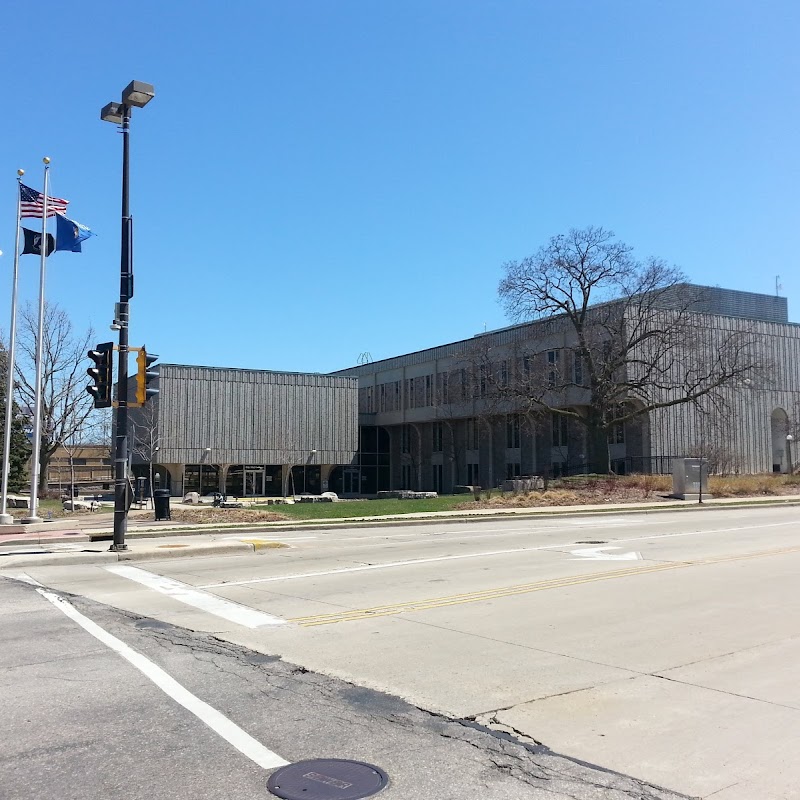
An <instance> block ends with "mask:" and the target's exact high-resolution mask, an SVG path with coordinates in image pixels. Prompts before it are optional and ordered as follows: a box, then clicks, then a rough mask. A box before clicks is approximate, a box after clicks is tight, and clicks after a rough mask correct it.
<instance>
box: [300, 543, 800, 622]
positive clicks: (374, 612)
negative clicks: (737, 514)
mask: <svg viewBox="0 0 800 800" xmlns="http://www.w3.org/2000/svg"><path fill="white" fill-rule="evenodd" d="M796 552H800V547H787V548H783V549H781V550H764V551H762V552H759V553H747V554H744V555H737V556H720V557H718V558H706V559H698V560H695V561H672V562H670V563H668V564H654V565H651V566H641V567H628V568H626V569H616V570H610V571H608V572H599V573H596V574H593V575H574V576H571V577H567V578H553V579H551V580H547V581H537V582H536V583H523V584H519V585H517V586H506V587H501V588H498V589H486V590H484V591H481V592H467V593H466V594H453V595H447V596H445V597H432V598H429V599H427V600H411V601H409V602H405V603H392V604H390V605H384V606H374V607H373V608H360V609H352V610H347V611H339V612H336V613H333V614H317V615H314V616H310V617H295V618H293V619H290V620H288V621H289V622H292V623H294V624H296V625H300V626H301V627H304V628H313V627H316V626H318V625H333V624H334V623H336V622H355V621H357V620H363V619H372V618H373V617H388V616H391V615H393V614H404V613H407V612H411V611H427V610H429V609H432V608H444V607H446V606H458V605H464V604H466V603H480V602H482V601H484V600H496V599H499V598H501V597H513V596H514V595H519V594H531V593H533V592H543V591H546V590H548V589H565V588H567V587H570V586H580V585H581V584H584V583H597V582H598V581H610V580H616V579H617V578H627V577H630V576H632V575H648V574H650V573H653V572H665V571H667V570H674V569H684V568H686V567H698V566H705V565H710V564H723V563H725V562H727V561H746V560H749V559H753V558H763V557H765V556H777V555H783V554H786V553H796Z"/></svg>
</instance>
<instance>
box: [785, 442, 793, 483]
mask: <svg viewBox="0 0 800 800" xmlns="http://www.w3.org/2000/svg"><path fill="white" fill-rule="evenodd" d="M793 441H794V436H792V434H791V433H787V434H786V460H787V462H788V464H787V466H788V467H789V474H790V475H794V465H793V464H792V442H793Z"/></svg>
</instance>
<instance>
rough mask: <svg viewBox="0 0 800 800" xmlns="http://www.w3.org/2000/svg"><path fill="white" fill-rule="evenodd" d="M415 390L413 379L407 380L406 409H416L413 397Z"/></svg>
mask: <svg viewBox="0 0 800 800" xmlns="http://www.w3.org/2000/svg"><path fill="white" fill-rule="evenodd" d="M415 389H416V387H415V386H414V379H413V378H409V379H408V380H407V381H406V408H416V405H417V404H416V403H415V400H416V398H415V397H414V390H415Z"/></svg>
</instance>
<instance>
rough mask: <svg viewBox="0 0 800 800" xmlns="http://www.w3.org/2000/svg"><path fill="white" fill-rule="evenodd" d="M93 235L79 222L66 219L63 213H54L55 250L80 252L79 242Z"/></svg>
mask: <svg viewBox="0 0 800 800" xmlns="http://www.w3.org/2000/svg"><path fill="white" fill-rule="evenodd" d="M94 235H95V234H93V233H92V232H91V231H90V230H89V229H88V228H87V227H86V226H85V225H81V223H80V222H75V220H74V219H67V217H65V216H64V215H63V214H56V250H69V251H70V252H72V253H80V252H81V242H82V241H84V240H86V239H88V238H89V237H90V236H94Z"/></svg>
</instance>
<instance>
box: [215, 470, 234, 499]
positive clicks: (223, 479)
mask: <svg viewBox="0 0 800 800" xmlns="http://www.w3.org/2000/svg"><path fill="white" fill-rule="evenodd" d="M230 468H231V465H230V464H220V465H219V485H218V486H217V489H218V490H219V492H220V494H225V484H226V483H227V482H228V470H229V469H230Z"/></svg>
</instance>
